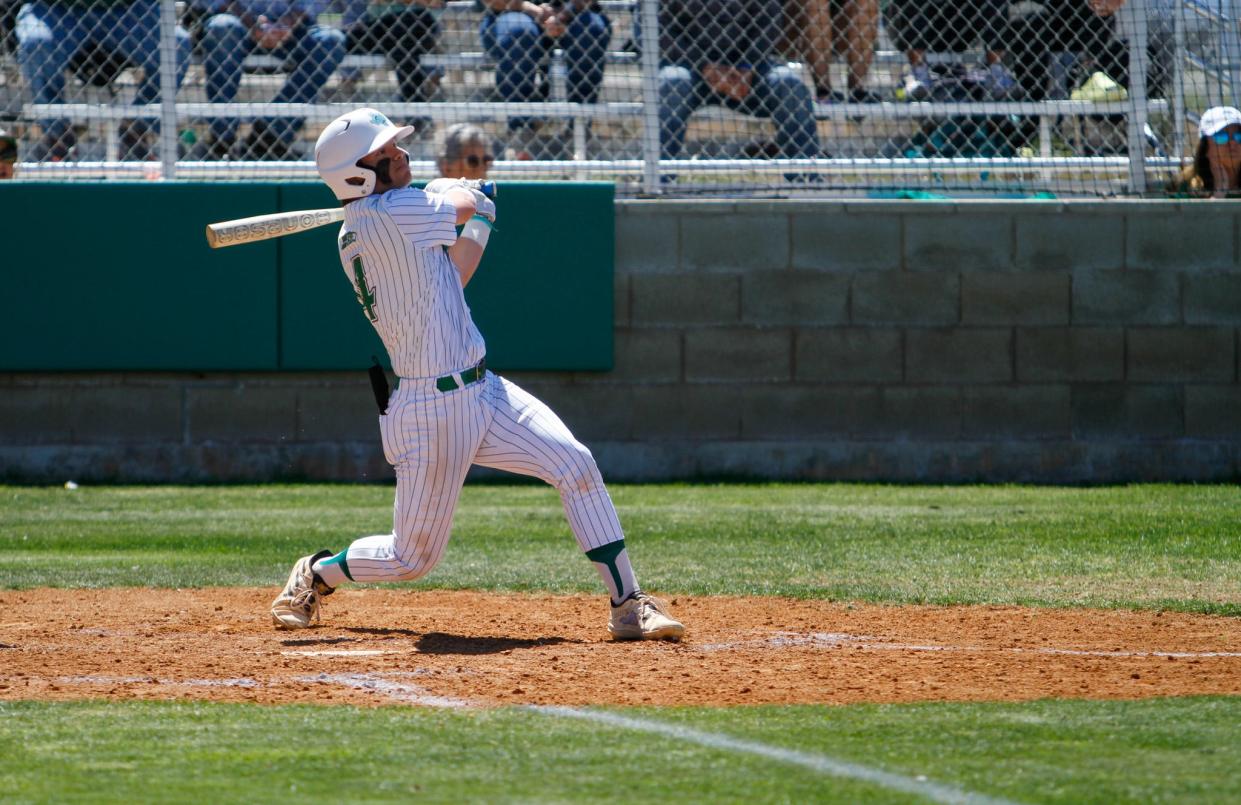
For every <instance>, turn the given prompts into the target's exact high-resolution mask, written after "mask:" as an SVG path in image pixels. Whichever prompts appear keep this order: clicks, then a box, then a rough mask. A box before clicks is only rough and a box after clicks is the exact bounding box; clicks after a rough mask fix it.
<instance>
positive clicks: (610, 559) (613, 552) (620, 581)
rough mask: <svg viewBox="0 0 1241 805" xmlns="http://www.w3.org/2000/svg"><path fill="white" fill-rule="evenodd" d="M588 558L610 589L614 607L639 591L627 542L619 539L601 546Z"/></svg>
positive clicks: (588, 554)
mask: <svg viewBox="0 0 1241 805" xmlns="http://www.w3.org/2000/svg"><path fill="white" fill-rule="evenodd" d="M586 558H587V559H589V560H590V561H592V562H594V563H595V570H598V571H599V577H600V578H602V579H603V584H604V586H605V587H607V588H608V595H610V596H611V597H612V606H617V605H619V604H620V602H622V601H624V600H625V599H626V598H628V597H629V596H630V595H632V594H633V592H634V591H635V590H637V589H638V579H637V578H636V577H635V576H634V574H633V567H632V566H631V565H630V564H629V552H628V551H626V550H625V540H623V539H618V540H617V541H616V542H609V543H608V544H607V545H600V546H599V547H598V548H592V549H591V550H589V551H587V552H586Z"/></svg>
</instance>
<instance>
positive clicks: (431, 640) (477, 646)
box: [418, 632, 582, 654]
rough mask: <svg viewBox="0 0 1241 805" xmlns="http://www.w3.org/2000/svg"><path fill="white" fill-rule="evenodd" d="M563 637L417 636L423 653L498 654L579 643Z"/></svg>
mask: <svg viewBox="0 0 1241 805" xmlns="http://www.w3.org/2000/svg"><path fill="white" fill-rule="evenodd" d="M580 642H582V641H580V640H568V639H566V638H563V637H536V638H525V639H523V638H517V637H464V636H462V635H455V634H445V633H443V632H428V633H427V634H424V635H423V636H422V637H420V638H418V651H420V652H422V653H423V654H499V653H500V652H503V651H513V650H514V649H524V648H538V647H539V646H555V645H559V644H561V643H580Z"/></svg>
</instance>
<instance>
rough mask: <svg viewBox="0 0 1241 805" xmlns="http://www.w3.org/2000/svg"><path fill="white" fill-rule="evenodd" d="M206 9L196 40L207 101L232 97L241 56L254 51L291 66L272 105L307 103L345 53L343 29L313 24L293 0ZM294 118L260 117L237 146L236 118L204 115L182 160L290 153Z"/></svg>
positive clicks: (235, 2)
mask: <svg viewBox="0 0 1241 805" xmlns="http://www.w3.org/2000/svg"><path fill="white" fill-rule="evenodd" d="M210 10H211V11H213V12H214V13H213V14H212V15H211V16H210V17H209V18H208V19H207V23H206V26H205V28H204V30H203V38H202V46H203V67H204V69H205V71H206V73H207V100H208V101H210V102H211V103H228V102H230V101H232V100H233V99H234V98H235V97H236V96H237V89H238V87H239V86H240V85H241V68H242V62H243V61H244V60H245V58H246V56H248V55H250V53H252V52H253V51H254V50H256V49H257V50H260V51H263V52H266V53H270V54H271V55H273V56H275V57H276V58H277V59H282V60H284V61H286V62H288V63H290V64H291V66H292V69H291V71H290V72H289V75H288V78H286V79H285V82H284V86H282V87H281V88H280V91H279V92H277V93H276V97H275V98H273V99H272V102H273V103H313V102H314V101H315V99H316V98H317V97H318V95H319V90H320V89H322V87H323V85H324V84H326V83H327V80H328V78H330V77H331V75H332V73H333V72H334V71H335V70H336V67H337V66H338V65H339V64H340V61H341V59H343V58H344V57H345V35H344V33H342V32H341V31H338V30H336V29H335V28H328V27H325V26H321V25H318V24H316V19H315V16H314V14H313V13H311V12H310V11H309V10H308V8H307V7H306V6H305V5H304V4H303V3H302V2H301V0H287V1H286V0H216V3H215V5H213V6H212V7H211V9H210ZM302 122H303V121H302V119H301V118H291V117H280V118H261V119H259V120H256V121H254V125H253V127H252V129H251V131H250V134H249V136H248V137H247V139H246V140H245V142H243V143H240V144H238V143H236V142H235V141H236V139H237V124H238V120H237V118H236V117H219V118H212V119H211V120H210V121H209V125H210V131H209V132H208V134H207V137H206V138H204V139H203V140H202V141H201V142H200V143H199V144H198V145H197V146H195V148H194V150H193V151H192V152H191V154H190V158H191V159H200V160H219V159H227V158H229V157H230V156H234V157H236V158H238V159H291V158H292V159H295V158H297V155H296V154H295V153H294V152H293V149H292V144H293V139H294V138H295V137H296V136H297V133H298V131H299V130H300V129H301V127H302Z"/></svg>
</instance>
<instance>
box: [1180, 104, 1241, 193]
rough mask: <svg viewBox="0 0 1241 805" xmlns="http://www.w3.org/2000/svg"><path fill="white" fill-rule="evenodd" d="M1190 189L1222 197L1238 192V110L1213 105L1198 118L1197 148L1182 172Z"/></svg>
mask: <svg viewBox="0 0 1241 805" xmlns="http://www.w3.org/2000/svg"><path fill="white" fill-rule="evenodd" d="M1181 180H1182V184H1183V186H1184V187H1185V189H1187V190H1188V191H1189V192H1190V193H1193V194H1197V195H1203V194H1205V195H1209V196H1212V197H1213V198H1225V197H1229V196H1237V195H1241V111H1239V110H1237V109H1235V108H1233V107H1231V106H1214V107H1212V108H1210V109H1208V110H1206V111H1205V112H1203V114H1202V118H1201V120H1199V122H1198V149H1197V151H1195V153H1194V161H1193V164H1191V165H1190V166H1189V167H1188V168H1186V170H1185V173H1184V174H1182V176H1181Z"/></svg>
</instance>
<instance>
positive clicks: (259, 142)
mask: <svg viewBox="0 0 1241 805" xmlns="http://www.w3.org/2000/svg"><path fill="white" fill-rule="evenodd" d="M301 156H302V155H301V152H300V151H298V150H297V149H296V148H294V147H293V144H292V143H290V142H288V141H286V140H282V139H280V137H279V136H277V135H276V133H275V132H273V131H272V130H271V129H270V128H268V126H267V124H266V123H264V122H263V121H261V120H259V121H255V123H254V128H252V129H251V130H250V133H249V134H248V135H246V139H245V140H243V141H242V142H240V143H238V145H237V147H236V148H235V149H234V150H233V158H234V159H238V160H243V161H245V160H257V161H261V162H267V161H272V162H275V161H281V160H298V159H301Z"/></svg>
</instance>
